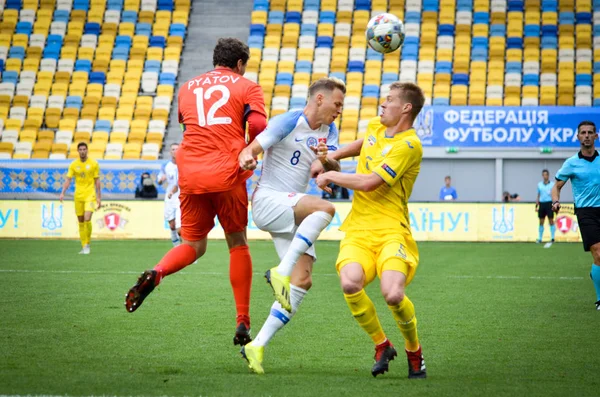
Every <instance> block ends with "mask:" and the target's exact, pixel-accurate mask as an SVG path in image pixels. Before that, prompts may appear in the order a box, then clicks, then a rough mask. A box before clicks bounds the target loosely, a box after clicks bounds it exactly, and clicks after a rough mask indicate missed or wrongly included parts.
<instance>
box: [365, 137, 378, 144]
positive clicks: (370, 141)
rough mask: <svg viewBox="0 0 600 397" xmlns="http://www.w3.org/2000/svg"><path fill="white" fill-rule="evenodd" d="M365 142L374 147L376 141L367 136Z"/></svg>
mask: <svg viewBox="0 0 600 397" xmlns="http://www.w3.org/2000/svg"><path fill="white" fill-rule="evenodd" d="M367 142H369V145H370V146H373V145H375V143H376V142H377V140H376V139H375V137H374V136H373V135H369V137H368V138H367Z"/></svg>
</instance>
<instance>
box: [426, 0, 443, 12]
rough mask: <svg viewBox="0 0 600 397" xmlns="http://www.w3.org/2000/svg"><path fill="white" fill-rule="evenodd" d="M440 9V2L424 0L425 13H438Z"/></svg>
mask: <svg viewBox="0 0 600 397" xmlns="http://www.w3.org/2000/svg"><path fill="white" fill-rule="evenodd" d="M439 8H440V3H439V1H438V0H423V11H435V12H437V11H438V10H439Z"/></svg>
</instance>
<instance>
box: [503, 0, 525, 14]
mask: <svg viewBox="0 0 600 397" xmlns="http://www.w3.org/2000/svg"><path fill="white" fill-rule="evenodd" d="M523 3H524V2H523V0H508V7H507V8H508V11H509V12H510V11H523V6H524V5H525V4H523Z"/></svg>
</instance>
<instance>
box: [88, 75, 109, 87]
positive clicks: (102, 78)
mask: <svg viewBox="0 0 600 397" xmlns="http://www.w3.org/2000/svg"><path fill="white" fill-rule="evenodd" d="M89 83H90V84H105V83H106V74H105V73H104V72H92V73H90V78H89Z"/></svg>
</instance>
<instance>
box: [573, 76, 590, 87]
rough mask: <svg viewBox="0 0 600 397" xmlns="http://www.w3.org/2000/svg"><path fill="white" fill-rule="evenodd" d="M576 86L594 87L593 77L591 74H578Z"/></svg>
mask: <svg viewBox="0 0 600 397" xmlns="http://www.w3.org/2000/svg"><path fill="white" fill-rule="evenodd" d="M575 85H576V86H577V85H584V86H591V85H592V75H591V74H577V75H575Z"/></svg>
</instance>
